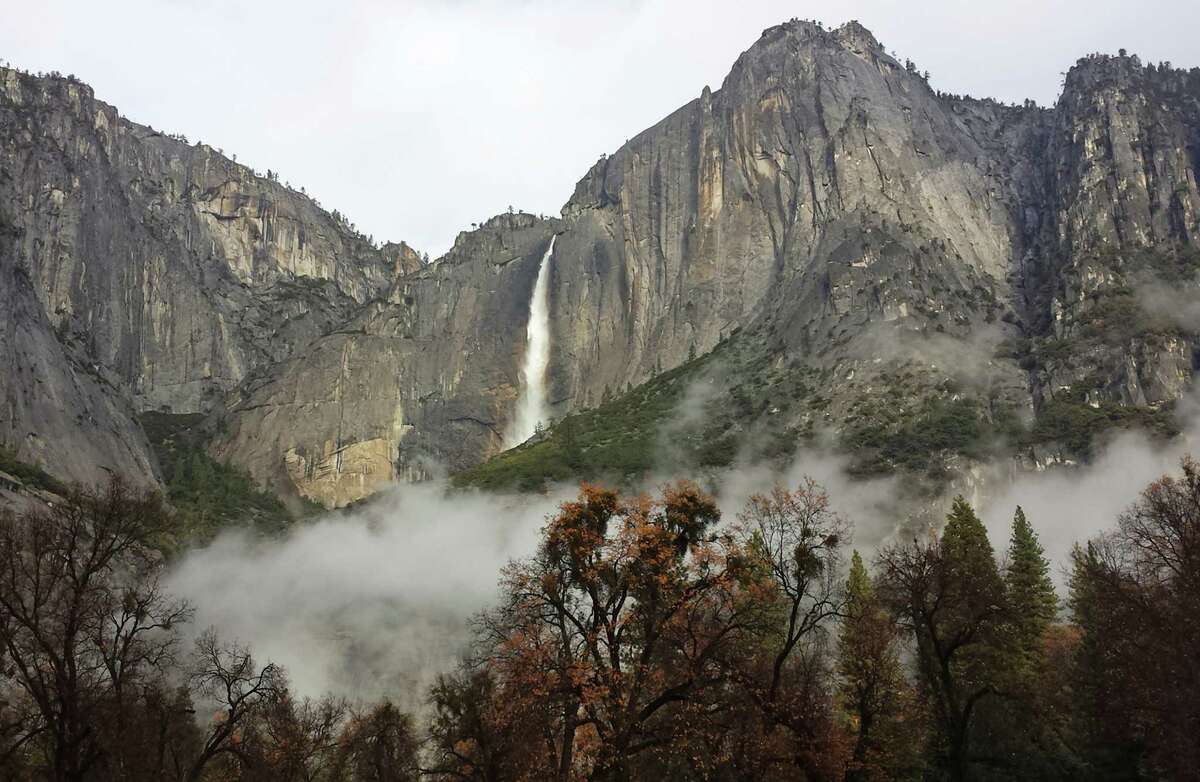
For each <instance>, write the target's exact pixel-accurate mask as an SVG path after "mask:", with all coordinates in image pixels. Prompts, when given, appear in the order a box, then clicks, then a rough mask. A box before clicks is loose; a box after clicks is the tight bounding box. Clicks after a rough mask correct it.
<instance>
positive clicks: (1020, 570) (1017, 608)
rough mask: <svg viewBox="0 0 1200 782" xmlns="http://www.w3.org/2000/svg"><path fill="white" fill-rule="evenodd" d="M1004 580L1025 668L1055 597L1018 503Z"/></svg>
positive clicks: (1036, 652)
mask: <svg viewBox="0 0 1200 782" xmlns="http://www.w3.org/2000/svg"><path fill="white" fill-rule="evenodd" d="M1004 582H1005V591H1006V593H1007V596H1008V607H1009V611H1010V612H1011V614H1010V615H1011V624H1012V628H1013V635H1014V638H1013V640H1014V642H1015V643H1016V645H1017V650H1018V654H1019V655H1020V659H1021V662H1022V667H1023V668H1026V669H1027V668H1029V667H1030V666H1031V665H1033V664H1035V663H1036V662H1037V660H1038V659H1040V657H1041V641H1042V638H1043V636H1044V635H1045V634H1046V629H1047V628H1049V627H1050V623H1051V622H1053V621H1054V617H1055V614H1056V613H1057V612H1058V596H1057V595H1056V594H1055V592H1054V584H1053V582H1051V580H1050V562H1049V561H1048V560H1047V559H1046V556H1045V553H1044V550H1043V549H1042V544H1041V542H1039V541H1038V536H1037V533H1036V532H1034V531H1033V527H1031V526H1030V525H1029V522H1028V521H1027V520H1026V518H1025V511H1023V510H1021V507H1020V506H1017V512H1016V513H1015V514H1014V515H1013V523H1012V538H1011V539H1010V542H1009V547H1008V569H1007V571H1006V572H1005V574H1004Z"/></svg>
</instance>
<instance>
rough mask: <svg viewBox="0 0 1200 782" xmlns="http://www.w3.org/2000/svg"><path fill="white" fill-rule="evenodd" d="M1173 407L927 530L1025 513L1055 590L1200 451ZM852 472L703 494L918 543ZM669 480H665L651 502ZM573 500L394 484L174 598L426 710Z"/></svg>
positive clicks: (227, 631)
mask: <svg viewBox="0 0 1200 782" xmlns="http://www.w3.org/2000/svg"><path fill="white" fill-rule="evenodd" d="M1178 408H1179V411H1180V412H1179V415H1180V417H1181V423H1182V425H1183V428H1184V433H1183V435H1181V436H1180V437H1179V438H1177V439H1176V440H1174V441H1172V442H1171V443H1169V444H1167V445H1164V444H1163V443H1162V442H1159V441H1154V440H1151V439H1150V438H1149V437H1148V436H1146V435H1144V434H1142V433H1139V432H1126V433H1123V434H1120V435H1119V436H1117V437H1115V438H1114V439H1112V440H1110V441H1109V442H1108V444H1107V445H1106V446H1104V447H1102V448H1100V449H1098V452H1097V456H1096V458H1094V459H1093V460H1092V461H1091V462H1090V463H1089V464H1087V465H1074V466H1062V465H1059V466H1052V467H1049V468H1046V469H1041V470H1031V469H1028V468H1027V467H1021V466H1019V465H1018V463H1017V462H1015V461H1010V460H997V461H995V462H992V463H990V464H987V465H983V466H981V467H980V468H979V469H977V470H975V471H974V472H975V479H974V480H973V481H968V482H967V485H966V488H964V487H963V486H961V485H960V486H957V487H955V488H954V489H953V490H952V491H951V492H948V493H947V496H945V497H941V498H930V499H928V500H927V501H926V502H927V505H928V507H924V508H922V509H921V510H922V511H923V512H924V514H925V515H924V516H923V517H922V518H926V517H928V516H929V515H930V514H929V512H930V511H933V514H932V516H933V517H934V518H935V519H936V518H937V517H938V516H939V515H940V512H941V506H946V505H948V504H949V494H950V493H953V491H958V490H963V491H968V492H970V493H971V496H970V497H969V499H971V500H972V501H973V502H974V503H976V504H977V506H978V507H979V509H980V514H981V516H982V517H983V519H984V521H985V523H986V524H987V526H988V531H989V534H990V536H991V539H992V544H993V546H994V547H995V549H996V550H997V552H998V554H1000V555H1001V556H1003V552H1004V550H1005V549H1006V548H1007V544H1008V536H1009V525H1010V523H1011V519H1012V514H1013V510H1014V508H1015V507H1016V506H1017V505H1021V506H1023V507H1024V509H1025V512H1026V514H1027V515H1028V517H1029V519H1030V521H1031V522H1032V523H1033V525H1034V527H1035V528H1036V529H1037V531H1038V533H1039V535H1040V537H1041V540H1042V542H1043V544H1044V546H1045V548H1046V552H1047V555H1048V556H1049V557H1050V559H1051V560H1052V562H1054V563H1055V565H1056V568H1055V571H1056V576H1057V577H1058V578H1059V581H1060V585H1061V582H1062V578H1061V576H1062V573H1063V570H1062V568H1063V567H1064V566H1065V564H1066V562H1067V559H1068V555H1069V552H1070V549H1071V546H1072V545H1074V544H1075V543H1076V542H1081V541H1084V540H1086V539H1088V538H1090V537H1093V536H1095V535H1096V534H1098V533H1099V532H1101V531H1103V530H1105V529H1109V528H1111V527H1112V526H1113V524H1114V523H1115V521H1116V519H1117V517H1118V516H1119V514H1120V513H1121V512H1122V511H1123V510H1125V509H1126V508H1127V507H1128V506H1129V505H1130V504H1131V503H1132V502H1133V501H1134V500H1135V499H1136V497H1137V495H1138V492H1140V491H1141V490H1142V489H1143V488H1144V487H1145V486H1146V485H1147V484H1148V483H1149V482H1150V481H1152V480H1154V479H1155V478H1157V477H1158V476H1160V475H1162V474H1164V473H1168V472H1172V471H1174V470H1175V469H1176V468H1177V465H1178V462H1179V460H1180V458H1182V457H1183V456H1184V455H1185V454H1186V453H1187V452H1188V451H1189V449H1191V448H1193V447H1194V444H1195V443H1196V442H1197V437H1198V436H1200V403H1198V402H1197V400H1195V399H1192V398H1188V399H1185V400H1183V402H1181V403H1180V405H1179V406H1178ZM847 467H848V461H847V458H846V456H845V455H844V454H842V453H839V452H838V451H837V450H836V449H834V448H833V447H831V446H829V445H828V444H816V445H813V446H811V447H808V448H806V449H803V450H802V451H800V452H799V453H798V454H797V455H796V456H795V458H794V459H793V460H792V461H791V462H790V463H789V464H788V465H786V466H784V467H782V468H781V467H779V466H777V465H776V466H771V465H768V464H765V463H758V464H740V465H737V466H735V467H734V468H732V469H729V470H727V471H724V472H722V473H719V474H716V475H713V476H710V479H709V480H706V481H705V484H706V485H708V486H709V488H711V489H712V490H713V491H714V493H715V495H716V497H717V500H718V504H719V506H720V508H721V511H722V514H723V515H724V517H725V519H726V520H732V519H734V518H735V517H736V515H737V513H738V512H739V511H740V510H741V509H742V508H743V507H745V504H746V500H747V499H748V498H749V497H750V495H752V494H754V493H757V492H765V491H768V490H770V488H771V487H772V486H773V485H775V484H779V485H783V486H787V487H795V486H798V485H799V484H800V483H801V482H802V481H803V479H804V478H805V477H811V478H813V479H815V480H817V481H818V482H819V483H820V484H822V486H823V487H824V488H825V489H826V490H827V491H828V492H829V496H830V501H831V506H832V508H833V509H834V510H835V511H837V512H838V513H839V514H841V515H843V516H844V517H845V518H847V519H848V520H849V521H851V522H852V523H853V525H854V529H853V536H854V537H853V545H854V547H855V548H858V549H859V550H860V551H862V552H863V554H864V556H865V557H867V558H868V559H870V558H871V557H872V556H873V555H874V553H875V552H876V551H878V550H879V548H880V547H882V546H884V545H886V544H887V543H889V542H892V541H895V540H897V539H899V537H900V536H901V535H909V534H912V531H913V517H912V516H911V515H907V514H906V513H905V508H907V510H908V511H909V512H911V511H913V508H912V507H911V497H910V498H909V501H908V502H907V504H906V502H905V501H904V500H903V499H902V498H903V497H904V496H905V492H904V491H903V489H904V485H903V481H904V478H903V477H901V476H894V477H883V478H875V479H870V480H862V479H859V478H852V477H851V476H850V475H849V473H848V470H847ZM667 477H668V476H667V475H666V474H660V475H659V476H658V477H657V478H656V479H654V480H652V481H649V482H648V483H647V486H646V488H653V486H654V485H657V483H661V482H663V481H664V480H666V479H667ZM972 490H973V491H972ZM574 492H575V487H574V486H569V485H562V486H557V487H554V488H553V489H552V490H551V491H549V492H548V493H547V494H545V495H528V494H527V495H496V494H484V493H481V492H474V491H450V490H448V489H447V487H446V484H445V483H444V482H443V481H435V482H429V483H425V484H409V485H401V486H397V487H395V488H393V489H390V490H388V491H387V492H385V493H384V494H383V495H382V496H380V497H379V498H378V499H376V500H375V501H374V502H372V503H370V504H369V505H367V506H365V507H363V508H360V509H355V510H352V511H342V512H336V513H331V514H329V515H327V516H326V517H324V518H322V519H320V520H318V521H316V522H313V523H310V524H305V525H302V526H299V527H297V528H295V529H294V530H292V531H291V532H290V533H289V534H288V535H287V536H286V537H285V538H284V539H282V540H275V539H265V540H264V539H255V538H251V537H249V536H247V535H246V534H244V533H236V532H231V533H226V534H224V535H222V536H221V537H219V538H218V539H217V540H216V541H214V542H213V543H212V544H210V545H209V546H207V547H205V548H202V549H198V550H196V551H193V552H190V553H188V554H187V555H186V556H184V558H183V559H182V560H181V561H180V562H178V563H177V564H176V565H175V566H174V568H173V569H172V571H171V573H170V575H169V579H168V586H169V588H170V589H171V590H172V591H173V592H175V593H176V594H177V595H179V596H181V597H184V598H186V599H187V600H189V601H190V602H191V603H192V604H193V606H194V607H195V609H196V620H195V622H194V623H193V627H194V628H195V630H197V631H198V630H200V629H203V628H205V627H208V626H215V627H216V628H217V629H218V630H219V632H220V634H221V635H222V637H224V638H226V639H229V640H234V639H236V640H237V641H239V642H241V643H244V644H247V645H249V646H250V647H251V648H252V649H253V650H254V652H255V654H256V655H258V656H259V657H260V659H264V660H265V659H270V660H273V661H275V662H277V663H280V664H282V665H284V666H285V667H286V668H287V670H288V672H289V675H290V677H291V680H292V683H293V686H294V688H295V689H296V690H297V691H298V692H300V693H302V694H304V695H310V696H316V695H320V694H322V693H326V692H333V693H336V694H338V695H342V696H346V697H350V698H359V699H373V698H377V697H380V696H385V695H386V696H388V697H391V698H392V699H393V700H395V701H396V702H398V703H399V704H401V705H402V706H403V707H405V708H408V709H413V710H420V709H421V708H422V706H423V703H424V699H425V696H426V693H427V692H428V688H429V685H430V684H431V683H432V682H433V680H434V678H435V676H436V675H437V674H438V673H441V672H444V671H449V670H450V669H452V668H453V666H454V665H455V663H456V661H457V659H458V658H459V656H460V655H461V654H462V653H463V652H464V651H465V650H466V648H467V645H468V643H469V641H470V637H471V628H470V619H471V617H472V616H474V615H475V614H476V613H478V612H479V611H481V610H483V609H485V608H487V607H489V606H490V605H492V604H493V603H494V602H495V599H496V597H497V594H498V592H497V584H498V581H499V578H500V572H501V570H502V569H503V567H504V566H505V565H506V564H507V563H509V562H510V561H512V560H514V559H522V558H525V557H528V556H530V555H531V554H533V552H534V551H535V549H536V546H537V542H538V539H539V535H540V532H541V530H542V528H543V527H544V525H545V523H546V519H547V517H548V516H549V515H550V514H552V513H553V512H554V510H555V509H556V507H557V505H558V504H559V503H560V502H561V501H562V500H563V499H565V498H567V497H569V496H571V495H573V494H574ZM922 523H925V522H922Z"/></svg>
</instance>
